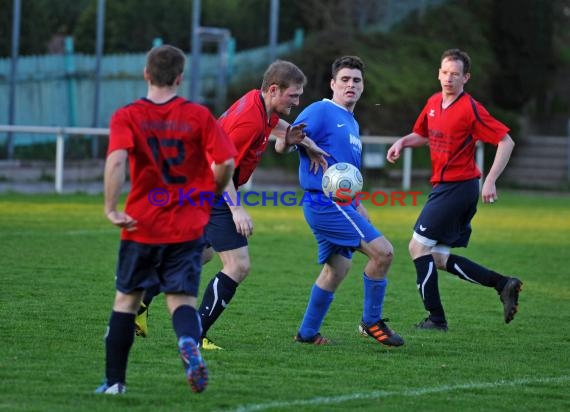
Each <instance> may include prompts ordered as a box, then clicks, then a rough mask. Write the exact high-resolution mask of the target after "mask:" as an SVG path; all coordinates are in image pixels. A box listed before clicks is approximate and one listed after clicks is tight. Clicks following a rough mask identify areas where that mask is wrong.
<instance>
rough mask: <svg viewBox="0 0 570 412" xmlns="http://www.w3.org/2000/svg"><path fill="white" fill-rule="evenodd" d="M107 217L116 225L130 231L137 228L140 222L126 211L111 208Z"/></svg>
mask: <svg viewBox="0 0 570 412" xmlns="http://www.w3.org/2000/svg"><path fill="white" fill-rule="evenodd" d="M107 219H109V222H111V223H112V224H114V225H115V226H118V227H120V228H122V229H126V230H127V231H128V232H132V231H135V230H137V223H138V222H137V221H136V220H135V219H133V218H132V217H131V216H129V215H127V214H126V213H123V212H117V211H116V210H111V211H110V212H109V213H107Z"/></svg>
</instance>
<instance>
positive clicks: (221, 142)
mask: <svg viewBox="0 0 570 412" xmlns="http://www.w3.org/2000/svg"><path fill="white" fill-rule="evenodd" d="M204 130H205V133H203V134H202V138H203V139H204V147H205V149H206V153H207V154H208V160H209V161H213V162H215V163H223V162H225V161H226V160H228V159H231V158H235V157H236V156H237V154H238V153H237V150H236V148H235V146H234V144H233V143H232V141H231V140H230V138H229V137H228V135H227V134H226V133H225V132H224V131H223V129H222V128H221V127H220V125H219V124H218V122H217V120H216V119H215V118H214V116H213V115H211V114H210V113H209V112H208V113H207V118H206V119H205V125H204ZM236 163H237V162H236Z"/></svg>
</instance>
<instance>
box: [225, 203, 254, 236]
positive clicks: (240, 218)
mask: <svg viewBox="0 0 570 412" xmlns="http://www.w3.org/2000/svg"><path fill="white" fill-rule="evenodd" d="M230 210H231V211H232V217H233V219H234V223H235V225H236V230H237V232H238V233H239V234H241V235H243V236H245V237H250V236H251V235H252V234H253V220H251V216H250V215H249V213H247V212H246V211H245V209H244V208H243V207H241V206H234V207H230Z"/></svg>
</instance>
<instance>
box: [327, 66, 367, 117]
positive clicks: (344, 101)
mask: <svg viewBox="0 0 570 412" xmlns="http://www.w3.org/2000/svg"><path fill="white" fill-rule="evenodd" d="M331 74H332V79H331V89H332V91H333V98H332V99H333V101H334V102H335V103H337V104H340V105H341V106H344V107H346V108H347V109H348V110H350V111H352V110H354V106H355V105H356V102H357V101H358V99H360V96H361V95H362V92H363V91H364V62H363V61H362V60H361V59H360V57H358V56H342V57H339V58H338V59H336V60H335V61H334V62H333V64H332V71H331Z"/></svg>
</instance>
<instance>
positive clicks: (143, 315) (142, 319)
mask: <svg viewBox="0 0 570 412" xmlns="http://www.w3.org/2000/svg"><path fill="white" fill-rule="evenodd" d="M141 309H144V310H143V311H142V312H140V313H137V316H135V335H137V336H140V337H141V338H146V337H147V335H148V323H147V321H148V307H147V306H146V305H145V304H144V303H141Z"/></svg>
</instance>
